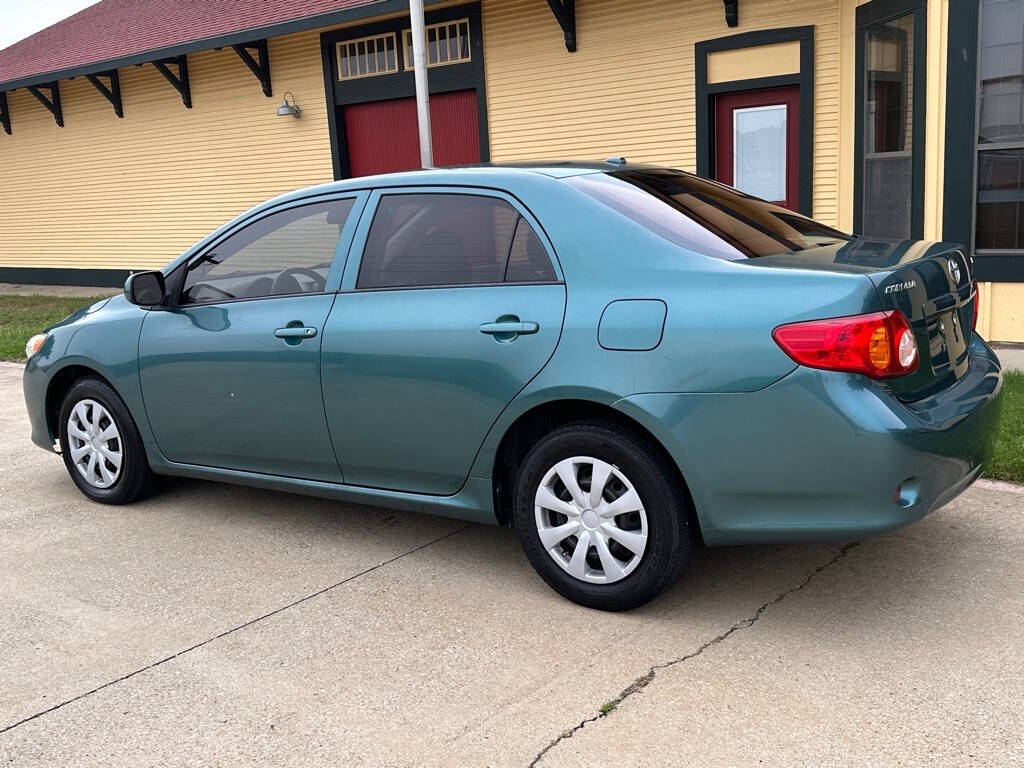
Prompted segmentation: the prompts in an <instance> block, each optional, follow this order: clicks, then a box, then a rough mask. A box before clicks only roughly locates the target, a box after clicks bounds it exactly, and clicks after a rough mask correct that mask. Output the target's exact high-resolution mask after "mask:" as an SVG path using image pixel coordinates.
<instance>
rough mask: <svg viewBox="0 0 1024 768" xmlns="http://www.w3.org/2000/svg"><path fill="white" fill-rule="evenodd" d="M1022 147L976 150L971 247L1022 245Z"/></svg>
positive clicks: (998, 247)
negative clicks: (975, 213)
mask: <svg viewBox="0 0 1024 768" xmlns="http://www.w3.org/2000/svg"><path fill="white" fill-rule="evenodd" d="M1022 162H1024V150H1020V149H1011V150H991V151H986V152H980V153H978V208H977V217H976V223H975V235H974V247H975V248H996V249H1000V250H1008V249H1016V248H1021V247H1024V240H1022V237H1021V213H1022V206H1021V194H1022V191H1024V190H1022V188H1021V182H1022V179H1021V165H1022Z"/></svg>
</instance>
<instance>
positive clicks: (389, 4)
mask: <svg viewBox="0 0 1024 768" xmlns="http://www.w3.org/2000/svg"><path fill="white" fill-rule="evenodd" d="M424 2H425V3H426V4H427V5H433V4H434V3H438V2H442V0H424ZM408 10H409V3H408V0H376V1H375V2H371V3H369V4H367V5H357V6H355V7H352V8H342V9H339V10H337V11H329V12H327V13H318V14H316V15H315V16H305V17H303V18H301V19H292V20H291V21H282V22H279V23H277V24H270V25H267V26H263V27H253V28H251V29H244V30H240V31H238V32H231V33H230V34H227V35H219V36H217V37H207V38H202V39H200V40H192V41H190V42H187V43H180V44H178V45H172V46H167V47H165V48H152V49H150V50H148V51H140V52H139V53H133V54H130V55H128V56H122V57H120V58H116V59H106V60H104V61H97V62H93V63H91V64H83V65H81V66H77V67H71V68H68V69H60V70H54V71H51V72H42V73H39V74H35V75H29V76H27V77H21V78H16V79H14V80H7V81H4V82H0V91H11V90H14V89H15V88H24V87H26V86H29V85H39V84H40V83H51V82H53V81H54V80H67V79H68V78H71V77H78V76H80V75H92V74H95V73H97V72H106V71H108V70H111V69H120V68H121V67H130V66H133V65H135V64H146V63H148V62H151V61H157V60H158V59H169V58H172V57H174V56H182V55H184V54H188V53H195V52H196V51H208V50H211V49H213V48H225V47H228V46H231V45H238V44H239V43H247V42H251V41H253V40H259V39H262V38H269V37H280V36H281V35H289V34H292V33H294V32H305V31H308V30H310V29H317V28H318V27H329V26H332V25H335V24H342V23H344V22H346V21H357V20H359V19H365V18H370V17H374V16H383V15H385V14H391V13H401V12H408Z"/></svg>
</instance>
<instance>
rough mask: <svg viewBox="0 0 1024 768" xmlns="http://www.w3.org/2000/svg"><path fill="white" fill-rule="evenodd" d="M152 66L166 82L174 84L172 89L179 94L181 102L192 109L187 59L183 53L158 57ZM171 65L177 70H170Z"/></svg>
mask: <svg viewBox="0 0 1024 768" xmlns="http://www.w3.org/2000/svg"><path fill="white" fill-rule="evenodd" d="M153 66H154V67H156V69H157V71H158V72H159V73H160V74H161V75H163V76H164V78H165V79H166V80H167V82H168V83H170V84H171V85H172V86H174V90H176V91H177V92H178V93H180V94H181V103H182V104H184V105H185V106H186V107H188V108H189V109H192V89H191V88H190V87H189V82H188V59H187V58H186V57H185V55H184V54H182V55H181V56H174V57H172V58H170V59H159V60H158V61H154V62H153ZM171 67H174V68H175V69H177V70H178V72H177V73H174V72H171Z"/></svg>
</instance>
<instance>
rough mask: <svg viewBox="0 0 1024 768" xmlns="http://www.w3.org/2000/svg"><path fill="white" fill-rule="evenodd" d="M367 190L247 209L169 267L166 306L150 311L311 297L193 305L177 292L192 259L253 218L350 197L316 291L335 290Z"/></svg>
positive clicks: (312, 196)
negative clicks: (320, 287) (323, 279)
mask: <svg viewBox="0 0 1024 768" xmlns="http://www.w3.org/2000/svg"><path fill="white" fill-rule="evenodd" d="M370 194H371V192H370V190H369V189H344V190H336V191H334V192H322V193H318V194H312V195H303V196H302V197H296V198H293V199H290V200H286V201H284V202H281V203H278V204H276V205H272V206H267V207H263V208H259V209H257V210H254V211H250V212H249V215H247V216H245V217H244V218H239V219H236V220H235V221H233V222H231V223H230V224H229V225H228V226H226V227H223V228H222V229H220V230H219V231H218V232H216V233H215V235H214V236H213V237H211V238H208V239H207V241H206V242H205V243H203V244H202V245H201V247H198V248H195V249H194V250H193V251H192V252H191V253H190V254H189V255H188V256H187V257H186V258H184V259H182V260H181V262H180V263H178V264H176V265H175V266H174V267H173V269H171V271H170V272H169V273H168V275H167V295H168V297H169V299H170V300H169V302H168V304H167V306H166V307H158V308H154V310H153V311H157V312H161V311H169V310H175V309H181V308H189V307H205V306H216V305H218V304H233V303H237V302H241V301H259V300H263V299H274V298H287V297H289V296H296V295H301V296H306V295H308V296H313V295H316V294H312V293H310V294H281V295H272V296H254V297H250V298H236V299H216V300H213V301H204V302H198V303H195V304H185V305H182V304H181V303H180V301H179V300H180V297H181V291H182V290H183V288H184V284H185V275H186V274H187V273H188V270H189V269H190V268H191V266H192V265H193V264H195V262H196V261H198V260H200V259H202V258H203V257H204V256H205V255H206V254H208V253H210V252H211V251H213V250H214V249H216V248H218V247H220V244H221V243H223V242H224V241H225V240H227V239H228V238H230V237H234V236H235V235H236V234H238V233H239V232H241V231H242V230H243V229H245V228H246V227H248V226H250V225H251V224H255V223H256V222H257V221H261V220H262V219H265V218H267V217H268V216H273V215H275V214H278V213H281V212H282V211H287V210H290V209H292V208H303V207H305V206H308V205H316V204H318V203H329V202H332V201H336V200H347V199H351V200H353V204H352V210H351V211H350V212H349V216H348V219H347V220H346V221H345V226H344V227H342V230H341V234H340V235H339V236H338V245H337V246H336V247H335V249H334V257H333V258H332V259H331V266H330V269H329V270H328V271H327V281H326V282H325V284H324V289H323V290H322V291H319V292H318V293H320V294H326V293H337V292H338V288H339V286H340V285H341V279H342V275H343V274H344V272H345V265H346V263H347V262H348V258H349V256H350V254H351V249H352V243H353V240H354V237H355V233H356V231H357V227H358V226H359V222H360V220H361V218H362V215H363V212H364V211H365V210H366V203H367V201H368V200H369V198H370Z"/></svg>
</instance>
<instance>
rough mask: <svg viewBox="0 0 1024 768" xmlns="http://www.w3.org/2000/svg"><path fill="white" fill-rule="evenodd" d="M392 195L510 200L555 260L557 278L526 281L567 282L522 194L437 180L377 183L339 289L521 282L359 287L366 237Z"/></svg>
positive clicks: (448, 287)
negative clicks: (391, 184) (384, 201)
mask: <svg viewBox="0 0 1024 768" xmlns="http://www.w3.org/2000/svg"><path fill="white" fill-rule="evenodd" d="M388 195H471V196H475V197H494V198H497V199H499V200H504V201H505V202H506V203H508V204H509V205H511V206H512V207H513V208H515V209H516V211H517V212H518V213H519V215H520V216H522V217H523V219H524V220H525V221H526V223H527V224H529V225H530V227H532V228H533V231H534V232H535V233H536V235H537V238H538V239H539V240H540V242H541V245H543V246H544V249H545V250H546V251H547V254H548V259H550V260H551V267H552V269H554V271H555V279H554V280H548V281H543V282H534V281H531V282H529V283H525V285H563V284H564V283H565V276H564V273H563V272H562V265H561V264H560V263H559V261H558V255H557V254H556V253H555V246H554V244H553V243H552V242H551V240H550V239H549V238H548V235H547V232H545V231H544V228H543V227H542V226H541V225H540V222H539V221H538V220H537V217H536V216H534V215H533V212H532V211H530V209H529V208H527V207H526V205H524V204H523V202H522V201H521V200H519V198H517V197H515V196H514V195H513V194H512V193H510V192H506V191H505V190H502V189H495V188H493V187H472V186H463V185H459V186H451V187H444V186H437V185H436V184H431V185H423V186H409V185H405V186H397V187H387V186H380V187H376V188H375V189H374V190H373V191H372V192H370V193H369V196H368V197H367V199H366V202H365V204H364V205H363V215H362V216H360V218H359V223H358V226H357V227H356V230H355V232H354V233H353V235H352V240H351V242H350V244H349V252H348V258H347V259H346V262H345V269H344V272H343V273H342V276H341V285H340V287H339V288H338V293H369V292H382V291H429V290H451V289H453V288H493V287H496V286H506V285H520V283H509V282H506V281H504V280H499V281H498V282H494V283H466V284H465V285H462V284H459V285H407V286H389V287H387V288H357V287H356V281H357V280H358V278H359V268H360V266H362V262H363V252H364V250H365V248H366V239H367V237H368V236H369V234H370V227H371V226H373V218H374V216H375V215H376V213H377V206H378V205H380V200H381V198H382V197H386V196H388Z"/></svg>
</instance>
